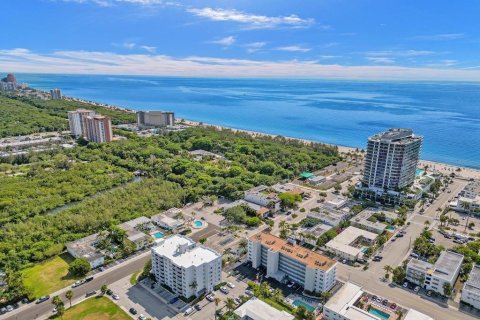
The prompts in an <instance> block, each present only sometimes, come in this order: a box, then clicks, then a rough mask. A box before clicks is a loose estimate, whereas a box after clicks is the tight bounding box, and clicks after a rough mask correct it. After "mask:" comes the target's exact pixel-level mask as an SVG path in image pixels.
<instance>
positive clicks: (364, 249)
mask: <svg viewBox="0 0 480 320" xmlns="http://www.w3.org/2000/svg"><path fill="white" fill-rule="evenodd" d="M360 251H362V252H363V253H365V252H367V251H368V247H363V248H362V249H360Z"/></svg>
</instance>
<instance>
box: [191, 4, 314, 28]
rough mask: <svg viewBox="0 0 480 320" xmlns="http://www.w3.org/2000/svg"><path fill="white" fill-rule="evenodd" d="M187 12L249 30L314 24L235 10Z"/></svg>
mask: <svg viewBox="0 0 480 320" xmlns="http://www.w3.org/2000/svg"><path fill="white" fill-rule="evenodd" d="M187 11H188V12H190V13H192V14H194V15H196V16H199V17H202V18H207V19H210V20H213V21H231V22H238V23H242V24H245V25H246V26H247V27H248V28H249V29H273V28H277V27H291V28H302V27H308V26H310V25H312V24H314V23H315V20H314V19H302V18H300V17H298V16H297V15H294V14H292V15H289V16H278V17H270V16H264V15H255V14H250V13H246V12H242V11H238V10H235V9H220V8H208V7H207V8H189V9H187Z"/></svg>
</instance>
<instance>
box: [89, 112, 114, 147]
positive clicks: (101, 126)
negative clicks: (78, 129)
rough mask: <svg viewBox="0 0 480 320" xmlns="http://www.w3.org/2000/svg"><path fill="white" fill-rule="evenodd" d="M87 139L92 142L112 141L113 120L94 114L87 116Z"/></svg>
mask: <svg viewBox="0 0 480 320" xmlns="http://www.w3.org/2000/svg"><path fill="white" fill-rule="evenodd" d="M84 123H85V132H84V134H85V139H87V140H88V141H91V142H98V143H102V142H110V141H112V138H113V132H112V121H111V119H110V118H108V117H105V116H101V115H94V116H86V117H85V120H84Z"/></svg>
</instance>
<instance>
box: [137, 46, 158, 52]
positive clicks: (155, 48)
mask: <svg viewBox="0 0 480 320" xmlns="http://www.w3.org/2000/svg"><path fill="white" fill-rule="evenodd" d="M140 48H142V49H144V50H146V51H148V52H150V53H155V51H157V47H152V46H140Z"/></svg>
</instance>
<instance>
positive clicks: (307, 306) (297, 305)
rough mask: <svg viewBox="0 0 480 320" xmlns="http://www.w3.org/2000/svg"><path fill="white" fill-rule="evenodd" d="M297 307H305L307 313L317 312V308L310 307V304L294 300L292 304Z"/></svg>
mask: <svg viewBox="0 0 480 320" xmlns="http://www.w3.org/2000/svg"><path fill="white" fill-rule="evenodd" d="M292 304H293V305H294V306H295V307H300V306H303V307H304V308H305V309H307V311H313V310H315V307H313V306H311V305H309V304H308V303H306V302H303V301H302V300H298V299H297V300H294V301H293V303H292Z"/></svg>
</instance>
